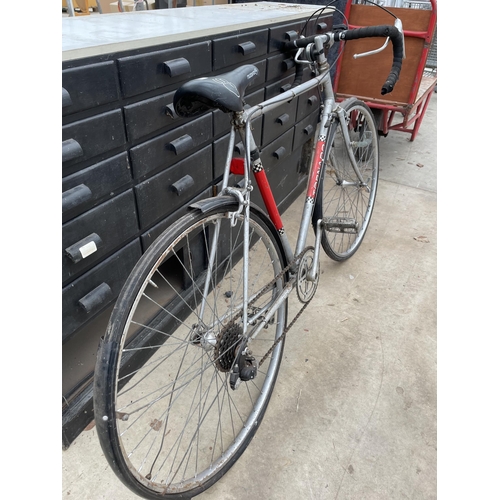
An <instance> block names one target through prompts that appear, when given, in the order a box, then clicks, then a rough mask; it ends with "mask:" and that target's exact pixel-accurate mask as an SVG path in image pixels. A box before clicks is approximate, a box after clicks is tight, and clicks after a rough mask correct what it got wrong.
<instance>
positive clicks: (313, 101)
mask: <svg viewBox="0 0 500 500" xmlns="http://www.w3.org/2000/svg"><path fill="white" fill-rule="evenodd" d="M317 102H318V97H317V96H315V95H312V96H311V97H309V99H307V104H309V105H310V106H314V105H315V104H316V103H317Z"/></svg>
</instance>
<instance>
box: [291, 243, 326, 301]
mask: <svg viewBox="0 0 500 500" xmlns="http://www.w3.org/2000/svg"><path fill="white" fill-rule="evenodd" d="M313 260H314V248H312V247H308V248H307V249H306V250H305V252H304V253H303V255H302V257H301V259H300V261H299V265H298V268H297V289H296V290H297V297H298V298H299V300H300V301H301V302H302V303H303V304H307V303H308V302H309V301H310V300H311V299H312V298H313V297H314V294H315V293H316V290H317V288H318V283H319V274H320V273H319V261H318V269H317V274H316V278H315V279H314V281H309V280H308V279H307V274H308V273H309V271H310V270H311V268H312V264H313Z"/></svg>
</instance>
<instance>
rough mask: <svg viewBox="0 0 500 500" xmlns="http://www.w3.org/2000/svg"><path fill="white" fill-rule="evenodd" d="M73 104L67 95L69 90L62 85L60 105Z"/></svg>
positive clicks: (65, 106)
mask: <svg viewBox="0 0 500 500" xmlns="http://www.w3.org/2000/svg"><path fill="white" fill-rule="evenodd" d="M72 104H73V101H72V100H71V96H70V95H69V92H68V91H67V90H66V89H65V88H64V87H63V88H62V107H63V108H67V107H68V106H71V105H72Z"/></svg>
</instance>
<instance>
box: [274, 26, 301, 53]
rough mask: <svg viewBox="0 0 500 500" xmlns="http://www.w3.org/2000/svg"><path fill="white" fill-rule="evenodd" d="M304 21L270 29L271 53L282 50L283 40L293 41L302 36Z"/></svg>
mask: <svg viewBox="0 0 500 500" xmlns="http://www.w3.org/2000/svg"><path fill="white" fill-rule="evenodd" d="M302 26H304V23H303V22H300V21H299V22H294V23H289V24H282V25H280V26H275V27H274V28H270V29H269V53H271V52H281V49H282V45H283V42H292V41H294V40H297V39H298V38H299V36H300V33H301V30H302Z"/></svg>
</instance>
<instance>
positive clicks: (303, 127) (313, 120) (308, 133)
mask: <svg viewBox="0 0 500 500" xmlns="http://www.w3.org/2000/svg"><path fill="white" fill-rule="evenodd" d="M318 119H319V117H318V115H317V114H316V113H312V114H310V115H309V116H306V117H305V118H304V119H303V120H301V121H300V122H299V123H297V125H295V127H294V134H293V150H294V151H295V150H296V149H298V148H300V147H301V146H303V145H304V144H305V143H306V142H307V141H308V140H309V139H313V138H314V134H315V133H316V125H317V124H318Z"/></svg>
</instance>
